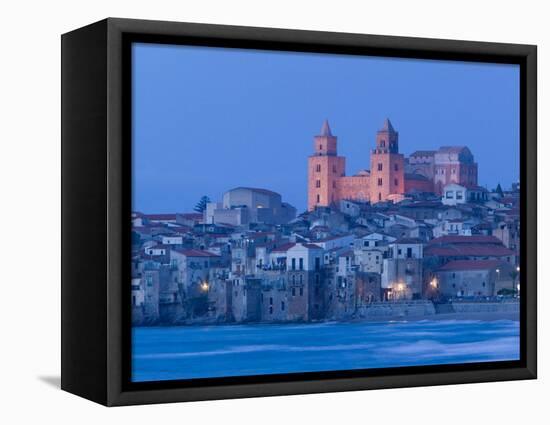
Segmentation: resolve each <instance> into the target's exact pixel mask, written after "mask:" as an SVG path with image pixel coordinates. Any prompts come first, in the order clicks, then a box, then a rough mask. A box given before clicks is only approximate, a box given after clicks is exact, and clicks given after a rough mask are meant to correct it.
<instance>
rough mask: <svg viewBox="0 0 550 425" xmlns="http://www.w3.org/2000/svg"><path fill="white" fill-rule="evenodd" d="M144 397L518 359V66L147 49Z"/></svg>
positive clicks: (142, 149) (139, 181)
mask: <svg viewBox="0 0 550 425" xmlns="http://www.w3.org/2000/svg"><path fill="white" fill-rule="evenodd" d="M131 75H132V81H131V85H132V102H131V110H132V113H131V122H132V136H131V139H132V143H131V151H132V161H131V168H132V179H131V185H132V215H131V264H129V265H128V267H131V294H130V293H129V294H128V302H129V303H131V317H132V323H131V325H132V331H131V381H132V382H157V381H171V380H191V379H193V380H194V379H202V378H222V377H245V376H259V375H273V374H293V373H305V372H327V371H344V370H345V371H350V370H373V369H387V368H400V367H410V366H432V365H461V364H472V363H487V362H505V361H514V360H519V359H520V326H519V322H520V321H519V317H520V302H519V300H520V297H521V289H522V288H521V282H520V256H521V252H520V208H519V207H520V190H521V189H520V181H519V176H520V160H519V156H520V69H519V65H513V64H492V63H482V62H460V61H444V60H428V59H404V58H393V57H376V56H355V55H342V54H327V53H322V54H321V53H309V52H290V51H269V50H252V49H238V48H221V47H205V46H191V45H170V44H154V43H141V42H139V43H138V42H134V43H132V46H131Z"/></svg>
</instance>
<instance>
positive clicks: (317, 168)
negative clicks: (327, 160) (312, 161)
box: [315, 164, 321, 173]
mask: <svg viewBox="0 0 550 425" xmlns="http://www.w3.org/2000/svg"><path fill="white" fill-rule="evenodd" d="M315 171H317V172H318V173H320V172H321V164H317V165H316V166H315Z"/></svg>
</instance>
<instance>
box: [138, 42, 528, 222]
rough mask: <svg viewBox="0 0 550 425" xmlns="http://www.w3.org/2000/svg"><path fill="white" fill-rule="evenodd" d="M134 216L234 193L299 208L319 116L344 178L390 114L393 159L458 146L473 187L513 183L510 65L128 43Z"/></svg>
mask: <svg viewBox="0 0 550 425" xmlns="http://www.w3.org/2000/svg"><path fill="white" fill-rule="evenodd" d="M132 66H133V82H132V84H133V176H132V184H133V210H134V211H141V212H144V213H154V212H159V213H161V212H187V211H191V210H192V209H193V207H194V206H195V204H196V203H197V201H198V199H199V198H200V197H201V196H202V195H208V196H209V197H210V198H211V199H212V200H220V199H221V197H222V195H223V193H224V192H225V191H226V190H229V189H231V188H234V187H237V186H252V187H261V188H266V189H270V190H274V191H276V192H279V193H281V195H282V196H283V201H285V202H289V203H291V204H292V205H294V206H295V207H296V208H297V209H298V211H299V212H301V211H303V210H305V209H306V202H307V187H306V179H307V157H308V155H310V154H311V153H312V150H313V136H314V135H316V134H318V133H319V130H320V128H321V125H322V122H323V120H324V119H325V118H328V120H329V122H330V126H331V128H332V132H333V134H334V135H336V136H338V154H339V155H343V156H346V157H347V158H346V174H347V175H353V174H355V173H356V172H357V171H359V170H360V169H368V168H370V155H369V152H370V149H372V148H373V147H374V141H375V135H376V131H377V130H378V129H379V128H380V127H381V126H382V123H383V120H384V118H385V117H389V118H390V120H391V122H392V124H393V126H394V127H395V129H396V130H397V131H398V132H399V149H400V152H401V153H404V154H406V155H407V154H410V153H412V152H414V151H415V150H425V149H437V148H438V147H440V146H445V145H466V146H468V147H469V148H470V150H471V151H472V153H473V154H474V157H475V160H476V161H477V163H478V166H479V184H480V185H481V186H486V187H488V188H493V187H495V186H496V185H497V183H499V182H500V183H501V184H502V185H503V187H509V186H510V184H511V183H512V182H516V181H518V179H519V67H518V66H516V65H500V64H477V63H466V62H450V61H428V60H415V59H388V58H377V57H359V56H345V55H326V54H323V55H321V54H311V53H288V52H268V51H258V50H235V49H224V48H211V47H187V46H165V45H157V44H141V43H139V44H134V46H133V65H132Z"/></svg>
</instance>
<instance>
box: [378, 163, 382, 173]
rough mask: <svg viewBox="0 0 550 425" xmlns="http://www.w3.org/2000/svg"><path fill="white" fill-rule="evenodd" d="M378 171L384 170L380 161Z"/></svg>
mask: <svg viewBox="0 0 550 425" xmlns="http://www.w3.org/2000/svg"><path fill="white" fill-rule="evenodd" d="M378 171H382V164H381V163H378Z"/></svg>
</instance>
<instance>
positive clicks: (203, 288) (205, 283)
mask: <svg viewBox="0 0 550 425" xmlns="http://www.w3.org/2000/svg"><path fill="white" fill-rule="evenodd" d="M208 288H209V285H208V282H207V281H204V282H202V283H201V290H202V291H203V292H207V291H208Z"/></svg>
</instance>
